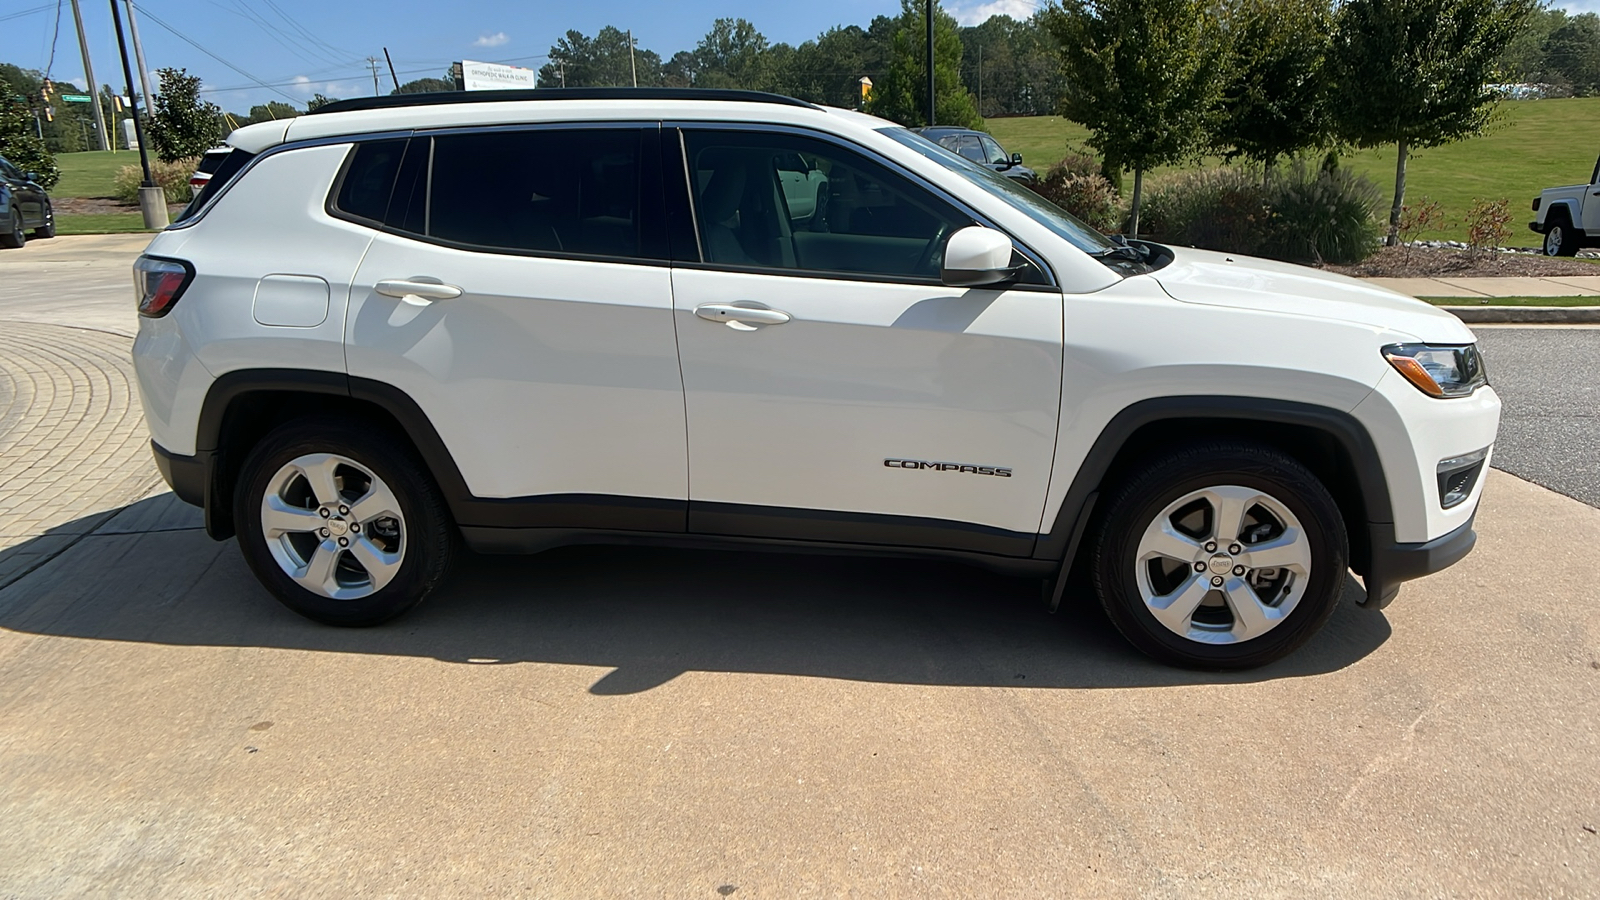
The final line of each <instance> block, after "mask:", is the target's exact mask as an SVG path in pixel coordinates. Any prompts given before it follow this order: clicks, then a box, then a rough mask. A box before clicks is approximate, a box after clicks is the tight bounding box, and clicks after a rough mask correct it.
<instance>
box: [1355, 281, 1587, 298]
mask: <svg viewBox="0 0 1600 900" xmlns="http://www.w3.org/2000/svg"><path fill="white" fill-rule="evenodd" d="M1362 280H1363V281H1368V282H1371V283H1372V284H1375V285H1378V286H1379V287H1386V288H1388V289H1389V290H1391V291H1397V292H1399V293H1402V294H1405V295H1407V296H1409V297H1600V275H1570V276H1567V277H1565V278H1365V279H1362ZM1596 303H1597V304H1600V300H1597V301H1596Z"/></svg>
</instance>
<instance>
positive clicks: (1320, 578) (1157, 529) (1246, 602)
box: [1093, 443, 1347, 669]
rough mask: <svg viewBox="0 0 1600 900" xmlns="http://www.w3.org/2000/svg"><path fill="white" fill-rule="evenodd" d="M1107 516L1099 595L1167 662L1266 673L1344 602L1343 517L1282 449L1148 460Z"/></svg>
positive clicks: (1135, 638) (1213, 449) (1244, 447)
mask: <svg viewBox="0 0 1600 900" xmlns="http://www.w3.org/2000/svg"><path fill="white" fill-rule="evenodd" d="M1104 508H1105V509H1106V510H1108V514H1107V515H1106V517H1105V519H1104V521H1103V524H1102V526H1101V528H1100V531H1099V534H1098V539H1097V541H1096V546H1095V549H1094V554H1095V555H1094V568H1093V577H1094V584H1095V591H1096V593H1097V594H1098V596H1099V599H1100V603H1101V605H1102V606H1103V607H1104V608H1105V611H1106V614H1107V616H1109V617H1110V619H1111V621H1112V623H1113V624H1114V625H1116V627H1117V630H1118V631H1120V632H1122V634H1123V636H1124V637H1126V638H1127V639H1128V641H1129V642H1130V643H1132V644H1133V645H1134V646H1135V647H1137V648H1139V649H1140V650H1142V651H1144V652H1145V653H1147V654H1149V655H1150V656H1152V657H1154V658H1156V659H1158V660H1160V661H1162V662H1165V663H1169V664H1173V665H1179V666H1186V667H1192V668H1207V669H1247V668H1253V667H1255V666H1260V665H1264V664H1266V663H1269V662H1272V661H1273V660H1276V659H1279V658H1281V657H1283V656H1284V655H1286V654H1288V653H1290V652H1291V651H1293V650H1294V649H1295V648H1297V647H1299V646H1300V645H1301V644H1303V643H1305V642H1306V640H1307V639H1309V638H1310V637H1311V636H1312V635H1313V634H1315V633H1316V632H1317V630H1318V629H1320V628H1321V627H1322V625H1323V623H1325V622H1326V621H1327V620H1328V617H1329V616H1330V615H1331V614H1332V612H1333V608H1334V605H1335V604H1336V602H1337V601H1338V598H1339V593H1340V590H1341V588H1342V586H1343V584H1344V579H1345V569H1346V552H1347V551H1346V544H1345V530H1344V522H1343V519H1342V518H1341V517H1340V514H1339V508H1338V506H1337V505H1336V504H1335V503H1334V501H1333V498H1332V496H1330V495H1329V493H1328V491H1327V489H1326V488H1325V487H1323V485H1322V483H1321V482H1320V481H1319V480H1318V479H1317V477H1316V476H1315V475H1313V474H1312V473H1311V472H1310V471H1309V470H1307V469H1306V468H1305V467H1304V466H1302V465H1301V464H1300V463H1299V462H1297V461H1296V460H1294V459H1293V458H1292V457H1289V456H1287V455H1285V454H1283V453H1280V452H1278V451H1276V450H1272V449H1270V448H1267V447H1261V446H1255V445H1249V444H1231V443H1207V444H1197V445H1194V446H1191V447H1187V448H1183V449H1181V450H1178V451H1175V452H1172V453H1169V454H1166V455H1164V456H1161V457H1159V458H1157V459H1154V460H1151V461H1149V462H1148V463H1147V464H1146V465H1145V466H1143V467H1142V470H1141V473H1140V474H1138V475H1135V476H1134V477H1132V478H1130V479H1128V480H1127V481H1125V482H1124V483H1123V484H1122V485H1121V487H1120V488H1118V489H1116V490H1115V491H1113V492H1112V494H1111V496H1110V497H1109V502H1108V503H1107V505H1106V506H1105V507H1104Z"/></svg>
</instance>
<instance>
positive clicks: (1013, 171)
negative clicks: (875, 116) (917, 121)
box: [911, 125, 1039, 182]
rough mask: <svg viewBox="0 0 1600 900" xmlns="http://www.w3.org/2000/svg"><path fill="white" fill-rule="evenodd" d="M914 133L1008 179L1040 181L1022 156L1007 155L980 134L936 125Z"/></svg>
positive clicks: (997, 143)
mask: <svg viewBox="0 0 1600 900" xmlns="http://www.w3.org/2000/svg"><path fill="white" fill-rule="evenodd" d="M911 130H912V131H915V132H917V133H919V134H921V135H922V136H923V137H925V138H927V139H928V140H930V141H933V142H934V143H936V144H939V145H940V146H942V147H944V148H945V149H946V150H953V151H955V152H956V153H959V154H961V155H962V156H965V157H966V158H967V159H970V160H972V161H973V162H975V163H977V164H978V165H980V166H988V167H989V168H991V169H993V170H994V171H996V172H999V173H1000V174H1001V175H1004V176H1006V177H1007V178H1014V179H1016V180H1017V181H1025V182H1032V181H1037V180H1039V174H1038V173H1037V172H1035V171H1033V170H1032V169H1030V168H1028V167H1027V166H1025V165H1023V164H1022V154H1021V153H1006V151H1005V148H1004V147H1002V146H1000V142H999V141H996V140H995V139H994V138H992V137H990V136H989V135H987V134H984V133H983V132H981V131H973V130H972V129H970V128H955V127H949V126H937V125H936V126H932V127H927V128H913V129H911Z"/></svg>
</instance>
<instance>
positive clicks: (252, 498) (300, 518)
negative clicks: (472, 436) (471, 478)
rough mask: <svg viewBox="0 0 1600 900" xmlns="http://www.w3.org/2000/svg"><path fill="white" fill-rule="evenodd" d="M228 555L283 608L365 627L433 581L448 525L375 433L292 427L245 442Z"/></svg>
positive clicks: (412, 461) (403, 458)
mask: <svg viewBox="0 0 1600 900" xmlns="http://www.w3.org/2000/svg"><path fill="white" fill-rule="evenodd" d="M234 521H235V523H237V528H238V533H239V548H240V550H241V551H242V552H243V553H244V557H245V560H246V561H247V562H248V563H249V564H250V568H251V569H252V570H253V571H254V572H255V574H256V577H257V578H259V579H260V580H261V583H262V584H263V585H265V586H266V587H267V589H268V590H269V591H271V592H272V594H273V595H274V596H276V597H277V598H278V600H280V601H281V602H282V603H283V604H284V605H285V606H288V607H289V608H290V609H292V610H294V611H295V612H297V613H300V614H301V615H303V616H306V617H308V618H311V619H315V620H316V621H318V622H323V623H326V624H329V625H346V626H364V625H376V624H378V623H380V622H384V621H386V620H388V619H392V618H394V617H395V616H398V615H400V614H401V613H403V612H405V611H406V610H409V609H410V608H411V607H413V606H416V605H417V604H418V603H420V602H422V600H423V599H424V598H426V597H427V596H428V595H429V594H430V593H432V591H433V590H434V589H435V588H436V587H437V586H438V585H439V584H440V583H441V582H442V581H443V580H444V576H445V572H446V570H447V569H448V567H449V564H450V560H451V557H452V556H453V555H454V548H455V526H454V524H453V523H452V522H451V520H450V515H449V512H448V510H447V508H446V506H445V503H444V499H443V497H442V496H441V495H440V493H439V489H438V487H437V486H436V485H435V484H434V482H433V479H432V478H431V477H429V475H428V473H427V471H426V470H425V469H424V467H423V465H422V463H421V461H420V460H418V459H417V458H416V457H415V456H414V454H412V453H411V452H409V448H404V447H402V446H400V445H399V442H398V441H396V440H394V439H385V437H383V432H381V431H377V430H375V429H367V428H362V429H359V430H358V429H356V428H353V427H351V426H350V425H348V424H346V423H344V422H342V421H339V420H333V419H321V418H318V419H307V420H302V421H298V422H292V423H290V424H288V425H286V426H283V427H281V428H279V429H278V430H277V431H274V432H273V433H272V434H270V435H269V436H268V437H267V438H266V439H265V440H263V441H262V442H261V443H260V444H258V445H257V446H256V448H255V449H254V450H253V451H252V452H251V453H250V455H249V457H248V458H247V459H246V460H245V463H244V466H243V468H242V471H241V472H240V476H239V481H238V489H237V491H236V493H235V499H234Z"/></svg>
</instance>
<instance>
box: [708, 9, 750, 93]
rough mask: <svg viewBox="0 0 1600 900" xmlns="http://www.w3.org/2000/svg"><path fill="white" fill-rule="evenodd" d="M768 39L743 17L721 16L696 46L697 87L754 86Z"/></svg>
mask: <svg viewBox="0 0 1600 900" xmlns="http://www.w3.org/2000/svg"><path fill="white" fill-rule="evenodd" d="M767 49H768V46H767V39H766V37H765V36H763V35H762V34H761V32H759V31H757V30H756V27H755V26H754V25H752V24H750V23H749V22H747V21H745V20H744V19H718V20H716V21H715V22H713V23H712V24H711V30H710V31H709V32H707V33H706V36H705V37H703V38H701V39H700V43H699V44H698V45H697V46H696V47H695V48H694V54H693V56H694V64H695V79H694V83H695V86H696V87H711V88H745V89H755V88H756V87H757V85H758V84H759V83H760V81H761V70H762V62H763V60H762V56H763V55H764V54H765V53H766V52H767Z"/></svg>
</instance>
